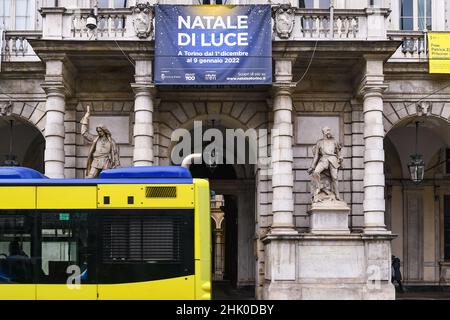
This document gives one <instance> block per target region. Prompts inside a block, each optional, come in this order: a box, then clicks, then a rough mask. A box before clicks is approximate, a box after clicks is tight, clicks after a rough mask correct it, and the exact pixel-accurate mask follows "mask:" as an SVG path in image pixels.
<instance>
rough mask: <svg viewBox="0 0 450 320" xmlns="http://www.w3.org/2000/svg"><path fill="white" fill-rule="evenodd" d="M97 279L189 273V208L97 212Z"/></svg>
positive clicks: (191, 238)
mask: <svg viewBox="0 0 450 320" xmlns="http://www.w3.org/2000/svg"><path fill="white" fill-rule="evenodd" d="M98 232H99V235H100V241H99V242H98V243H99V257H100V261H99V270H100V271H99V274H98V277H99V283H105V284H108V283H129V282H142V281H150V280H158V279H167V278H175V277H181V276H187V275H193V274H194V273H195V270H194V211H193V210H191V209H190V210H159V211H158V210H138V209H136V210H105V211H103V212H102V214H100V215H98Z"/></svg>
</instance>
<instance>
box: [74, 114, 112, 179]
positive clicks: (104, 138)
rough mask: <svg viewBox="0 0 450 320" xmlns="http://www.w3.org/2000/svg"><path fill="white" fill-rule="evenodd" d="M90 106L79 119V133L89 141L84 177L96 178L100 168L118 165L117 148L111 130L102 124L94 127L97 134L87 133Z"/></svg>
mask: <svg viewBox="0 0 450 320" xmlns="http://www.w3.org/2000/svg"><path fill="white" fill-rule="evenodd" d="M90 115H91V111H90V106H87V111H86V114H85V115H84V117H83V118H82V119H81V121H80V123H81V134H82V135H83V137H84V138H85V139H86V141H88V142H89V143H91V147H90V149H89V153H88V160H87V165H86V178H88V179H91V178H96V177H98V175H99V174H100V172H101V171H102V170H105V169H111V168H117V167H119V166H120V160H119V148H118V146H117V144H116V142H115V141H114V139H113V138H112V137H111V132H110V131H109V130H108V128H106V127H105V126H104V125H99V126H98V127H97V128H96V131H97V134H98V135H97V136H95V135H93V134H90V133H89V117H90Z"/></svg>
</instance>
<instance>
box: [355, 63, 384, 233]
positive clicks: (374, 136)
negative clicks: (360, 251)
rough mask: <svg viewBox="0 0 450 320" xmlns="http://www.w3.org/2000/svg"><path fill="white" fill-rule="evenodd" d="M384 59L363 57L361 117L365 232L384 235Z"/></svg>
mask: <svg viewBox="0 0 450 320" xmlns="http://www.w3.org/2000/svg"><path fill="white" fill-rule="evenodd" d="M385 89H386V85H385V84H384V76H383V60H381V59H379V58H378V59H377V58H372V57H366V75H365V77H364V81H363V83H362V87H361V93H362V96H363V114H364V202H363V210H364V233H372V234H374V233H375V234H377V233H387V232H388V231H387V229H386V225H385V223H384V212H385V200H384V185H385V178H384V148H383V140H384V126H383V91H384V90H385Z"/></svg>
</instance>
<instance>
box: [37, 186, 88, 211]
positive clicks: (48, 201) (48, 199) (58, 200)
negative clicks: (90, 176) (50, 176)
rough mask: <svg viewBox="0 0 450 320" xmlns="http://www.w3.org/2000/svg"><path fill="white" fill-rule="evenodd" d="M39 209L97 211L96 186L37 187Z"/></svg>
mask: <svg viewBox="0 0 450 320" xmlns="http://www.w3.org/2000/svg"><path fill="white" fill-rule="evenodd" d="M37 208H38V209H95V208H97V187H96V186H80V187H74V186H50V187H47V186H46V187H37Z"/></svg>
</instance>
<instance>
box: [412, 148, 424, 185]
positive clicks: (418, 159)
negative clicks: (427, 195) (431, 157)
mask: <svg viewBox="0 0 450 320" xmlns="http://www.w3.org/2000/svg"><path fill="white" fill-rule="evenodd" d="M410 157H411V160H410V161H409V163H408V169H409V174H410V176H411V180H412V181H413V182H414V183H420V182H422V180H423V176H424V174H425V162H424V161H423V158H422V155H421V154H414V155H412V156H410Z"/></svg>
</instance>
